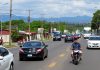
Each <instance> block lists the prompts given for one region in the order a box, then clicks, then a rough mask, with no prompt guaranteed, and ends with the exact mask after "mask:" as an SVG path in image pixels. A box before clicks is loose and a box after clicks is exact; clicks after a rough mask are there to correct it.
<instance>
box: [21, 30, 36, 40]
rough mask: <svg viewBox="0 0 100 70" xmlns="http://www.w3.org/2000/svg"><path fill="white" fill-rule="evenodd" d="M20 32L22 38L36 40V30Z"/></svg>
mask: <svg viewBox="0 0 100 70" xmlns="http://www.w3.org/2000/svg"><path fill="white" fill-rule="evenodd" d="M19 34H20V35H21V37H22V38H24V39H26V40H27V41H28V40H34V39H36V35H37V33H36V32H28V31H19Z"/></svg>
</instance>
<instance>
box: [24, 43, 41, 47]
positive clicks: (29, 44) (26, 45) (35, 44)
mask: <svg viewBox="0 0 100 70" xmlns="http://www.w3.org/2000/svg"><path fill="white" fill-rule="evenodd" d="M23 47H25V48H30V47H35V48H40V47H41V42H26V43H24V44H23Z"/></svg>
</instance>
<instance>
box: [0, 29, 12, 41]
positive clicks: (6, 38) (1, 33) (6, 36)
mask: <svg viewBox="0 0 100 70" xmlns="http://www.w3.org/2000/svg"><path fill="white" fill-rule="evenodd" d="M9 35H10V32H9V30H2V31H0V39H1V37H2V39H3V42H9Z"/></svg>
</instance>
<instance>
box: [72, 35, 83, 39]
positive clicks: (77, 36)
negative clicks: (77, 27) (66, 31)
mask: <svg viewBox="0 0 100 70" xmlns="http://www.w3.org/2000/svg"><path fill="white" fill-rule="evenodd" d="M73 36H74V39H79V38H80V37H81V36H80V34H74V35H73Z"/></svg>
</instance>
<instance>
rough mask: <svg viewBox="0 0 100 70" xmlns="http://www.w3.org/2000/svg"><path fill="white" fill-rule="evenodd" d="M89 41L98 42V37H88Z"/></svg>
mask: <svg viewBox="0 0 100 70" xmlns="http://www.w3.org/2000/svg"><path fill="white" fill-rule="evenodd" d="M89 40H100V37H90V38H89Z"/></svg>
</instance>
